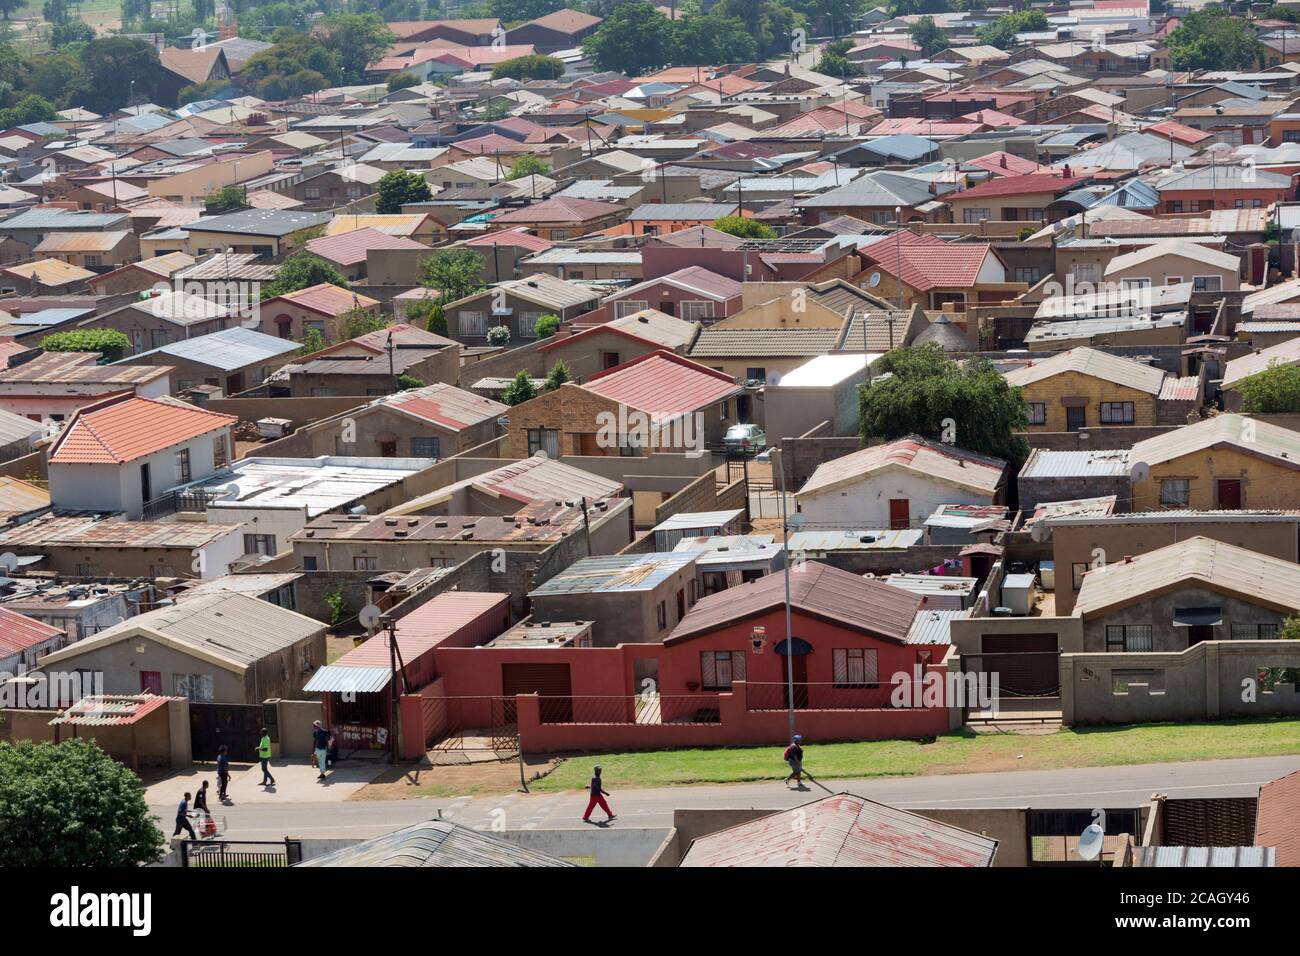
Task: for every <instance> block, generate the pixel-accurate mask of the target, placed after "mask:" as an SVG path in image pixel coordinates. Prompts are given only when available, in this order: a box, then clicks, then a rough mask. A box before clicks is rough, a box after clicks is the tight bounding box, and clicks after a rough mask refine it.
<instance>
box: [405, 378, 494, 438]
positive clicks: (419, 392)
mask: <svg viewBox="0 0 1300 956" xmlns="http://www.w3.org/2000/svg"><path fill="white" fill-rule="evenodd" d="M385 404H387V405H388V406H389V407H391V408H393V409H395V410H396V411H399V412H401V413H402V414H404V415H410V416H412V417H413V418H418V419H422V420H424V421H428V422H432V423H434V424H435V425H441V426H442V427H443V428H450V429H452V430H454V431H459V430H460V429H462V428H468V427H469V426H471V425H477V424H478V423H479V422H483V421H487V420H488V419H491V418H498V417H500V416H501V415H505V414H507V413H508V412H509V411H510V407H509V406H508V405H502V404H501V403H500V402H494V401H493V400H492V399H490V398H484V397H483V396H481V395H475V394H474V393H473V392H466V391H464V390H462V389H459V388H456V386H454V385H447V384H445V383H442V382H439V383H435V384H433V385H426V386H425V387H424V388H417V389H413V390H411V391H409V392H401V393H400V394H397V395H394V396H392V397H391V398H388V399H386V400H385Z"/></svg>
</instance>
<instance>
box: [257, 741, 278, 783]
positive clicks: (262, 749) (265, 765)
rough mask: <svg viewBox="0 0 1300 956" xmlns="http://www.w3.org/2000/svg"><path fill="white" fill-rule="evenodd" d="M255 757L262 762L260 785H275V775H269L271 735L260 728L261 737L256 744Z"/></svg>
mask: <svg viewBox="0 0 1300 956" xmlns="http://www.w3.org/2000/svg"><path fill="white" fill-rule="evenodd" d="M257 759H258V760H260V761H261V762H262V786H264V787H266V786H271V787H274V786H275V777H273V776H271V735H270V733H268V732H267V729H266V728H265V727H263V728H262V739H261V741H260V742H259V743H258V745H257Z"/></svg>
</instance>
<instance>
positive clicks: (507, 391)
mask: <svg viewBox="0 0 1300 956" xmlns="http://www.w3.org/2000/svg"><path fill="white" fill-rule="evenodd" d="M536 397H537V387H536V386H535V385H533V378H532V376H531V375H529V374H528V370H527V369H522V368H521V369H520V370H519V371H518V372H516V373H515V377H514V378H512V379H511V380H510V384H508V385H507V386H506V387H505V388H504V389H503V390H502V392H501V402H502V404H505V405H522V404H523V403H524V402H526V401H528V400H529V399H533V398H536Z"/></svg>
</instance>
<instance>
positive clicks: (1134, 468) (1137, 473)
mask: <svg viewBox="0 0 1300 956" xmlns="http://www.w3.org/2000/svg"><path fill="white" fill-rule="evenodd" d="M1128 474H1129V477H1130V478H1132V479H1133V480H1134V481H1146V480H1147V479H1148V478H1150V477H1151V466H1150V465H1148V464H1147V463H1146V462H1145V461H1135V462H1133V464H1132V465H1131V466H1130V467H1129V472H1128Z"/></svg>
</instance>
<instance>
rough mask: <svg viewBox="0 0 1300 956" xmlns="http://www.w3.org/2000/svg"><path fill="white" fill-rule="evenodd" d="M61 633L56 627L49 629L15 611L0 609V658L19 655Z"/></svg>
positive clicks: (41, 623) (40, 622)
mask: <svg viewBox="0 0 1300 956" xmlns="http://www.w3.org/2000/svg"><path fill="white" fill-rule="evenodd" d="M62 633H63V631H61V630H59V629H58V628H57V627H50V625H48V624H46V623H44V622H43V621H35V620H32V619H31V618H30V617H26V616H24V615H22V614H19V613H18V612H17V611H11V610H9V609H8V608H4V607H0V657H7V656H9V655H11V654H21V653H22V652H23V651H25V650H27V649H28V648H31V647H35V646H36V645H37V644H44V643H45V642H46V641H48V640H49V639H50V638H52V637H58V636H59V635H60V634H62Z"/></svg>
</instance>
